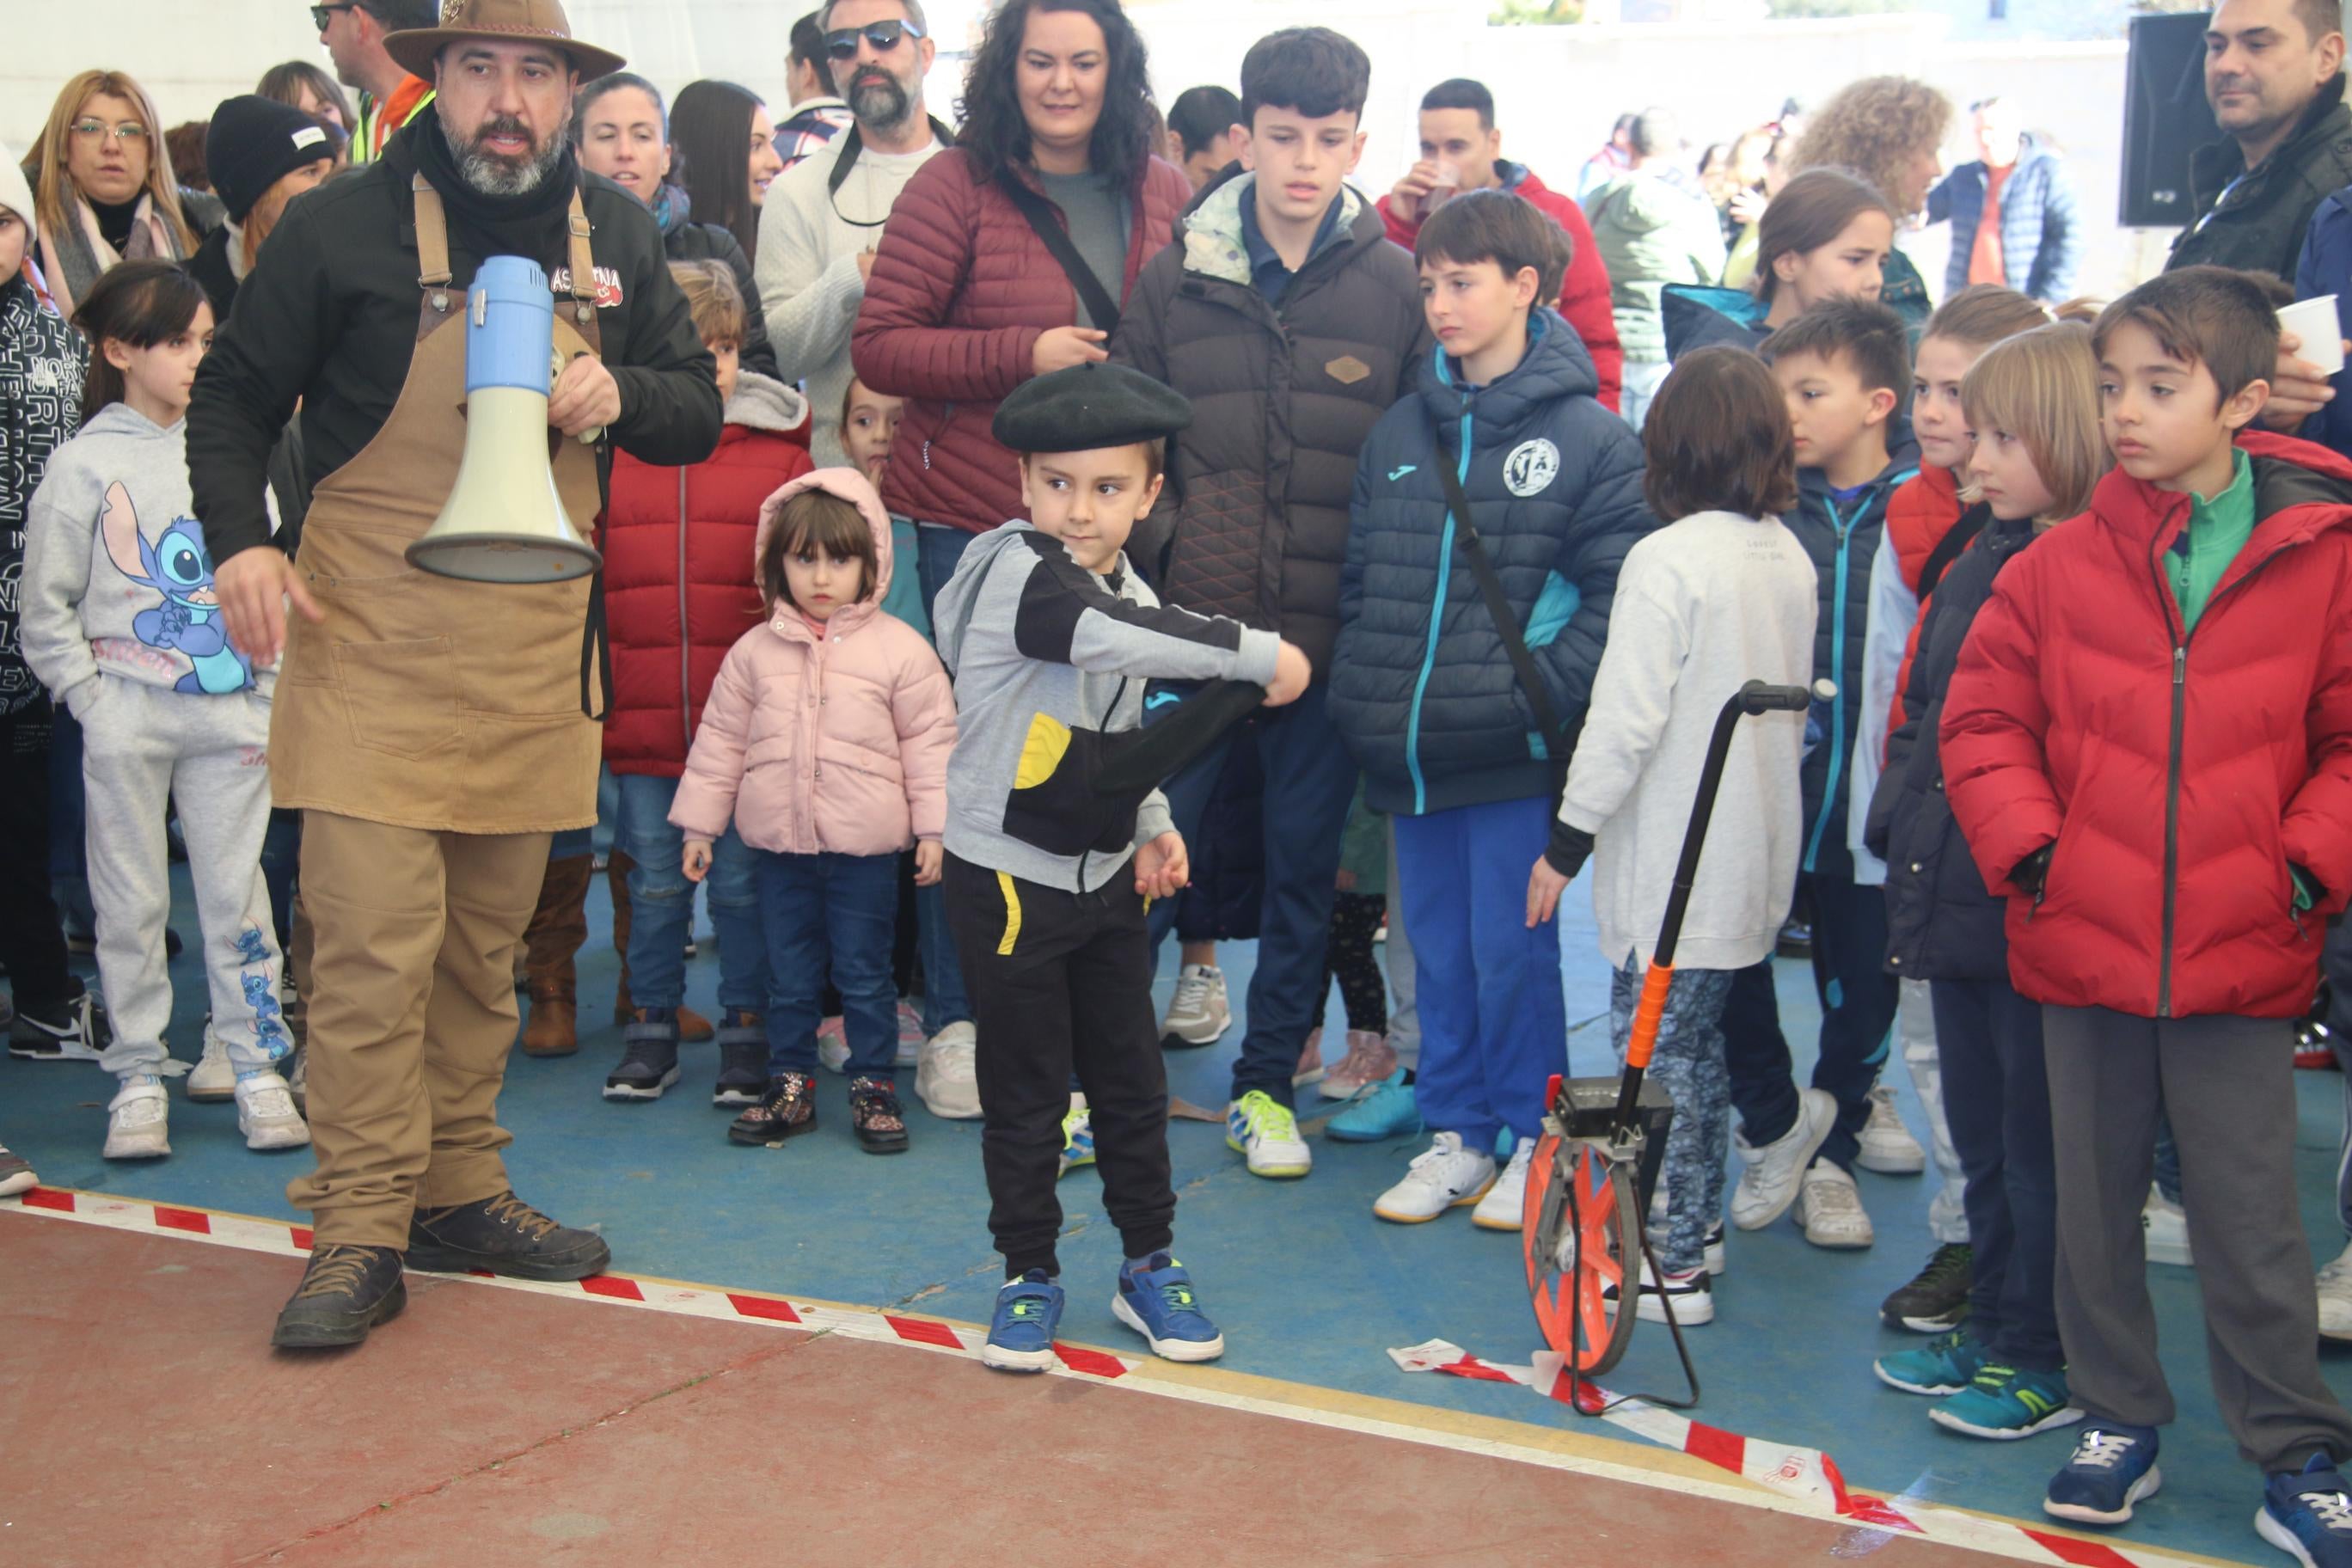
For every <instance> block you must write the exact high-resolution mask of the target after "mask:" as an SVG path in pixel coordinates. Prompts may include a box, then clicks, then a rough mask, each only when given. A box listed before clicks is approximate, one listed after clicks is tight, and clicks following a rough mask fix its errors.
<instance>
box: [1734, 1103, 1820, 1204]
mask: <svg viewBox="0 0 2352 1568" xmlns="http://www.w3.org/2000/svg"><path fill="white" fill-rule="evenodd" d="M1837 1113H1838V1105H1837V1100H1836V1098H1835V1097H1834V1096H1832V1095H1831V1094H1830V1093H1829V1092H1828V1091H1827V1090H1825V1089H1799V1090H1798V1091H1797V1121H1796V1125H1795V1126H1793V1127H1791V1128H1790V1129H1789V1131H1786V1132H1784V1133H1782V1134H1781V1135H1780V1138H1779V1139H1778V1140H1777V1141H1776V1142H1771V1143H1768V1144H1766V1145H1765V1146H1764V1147H1763V1148H1761V1149H1759V1148H1757V1147H1756V1146H1755V1145H1754V1144H1751V1143H1750V1142H1748V1140H1747V1138H1746V1136H1745V1135H1743V1134H1741V1133H1737V1132H1735V1133H1733V1134H1732V1140H1731V1142H1732V1147H1733V1148H1735V1149H1737V1150H1738V1152H1739V1163H1740V1164H1741V1165H1742V1166H1743V1167H1745V1168H1744V1169H1743V1170H1741V1172H1740V1173H1739V1184H1738V1186H1737V1187H1735V1188H1733V1189H1732V1194H1731V1223H1732V1224H1734V1225H1736V1226H1738V1227H1739V1228H1740V1229H1742V1230H1761V1229H1763V1228H1764V1227H1765V1226H1768V1225H1770V1224H1771V1223H1772V1222H1773V1221H1774V1220H1776V1219H1779V1218H1780V1216H1781V1215H1784V1214H1787V1213H1788V1212H1789V1205H1790V1204H1792V1203H1795V1202H1796V1201H1797V1184H1798V1183H1799V1182H1801V1181H1802V1180H1803V1179H1804V1174H1805V1167H1806V1166H1807V1165H1810V1164H1811V1163H1812V1160H1813V1156H1814V1155H1815V1154H1818V1153H1820V1152H1821V1150H1822V1142H1824V1141H1826V1140H1827V1139H1828V1137H1829V1135H1830V1131H1831V1129H1832V1128H1834V1127H1835V1126H1836V1125H1837Z"/></svg>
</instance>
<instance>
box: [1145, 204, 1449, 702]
mask: <svg viewBox="0 0 2352 1568" xmlns="http://www.w3.org/2000/svg"><path fill="white" fill-rule="evenodd" d="M1254 179H1255V175H1249V174H1235V175H1233V176H1230V177H1228V178H1227V179H1226V180H1224V181H1223V183H1222V184H1213V185H1211V186H1210V187H1209V188H1208V189H1207V190H1205V191H1203V192H1202V194H1201V195H1199V196H1198V197H1196V198H1195V199H1194V201H1193V203H1192V206H1191V207H1190V208H1189V209H1187V211H1186V213H1185V215H1184V218H1183V220H1182V222H1181V224H1180V225H1179V226H1178V228H1177V232H1176V237H1175V238H1174V239H1173V240H1172V241H1171V243H1170V244H1169V246H1168V247H1167V248H1166V249H1164V250H1162V251H1160V254H1159V255H1158V256H1156V257H1154V258H1152V259H1151V261H1150V264H1149V265H1147V266H1146V267H1145V268H1144V269H1143V275H1142V277H1141V278H1140V279H1138V280H1137V282H1136V287H1135V293H1134V296H1133V297H1132V298H1131V299H1130V300H1129V301H1128V305H1127V309H1126V310H1125V311H1124V312H1123V313H1122V314H1121V315H1120V317H1119V330H1118V338H1117V340H1116V341H1115V342H1113V343H1112V344H1111V357H1112V358H1113V359H1115V360H1118V361H1120V362H1122V363H1127V364H1131V365H1133V366H1135V367H1136V368H1137V369H1139V370H1140V371H1142V372H1144V373H1145V374H1148V375H1150V376H1151V377H1153V378H1154V379H1155V380H1158V381H1162V382H1165V383H1167V384H1169V385H1170V386H1172V387H1174V388H1175V389H1176V390H1177V391H1179V392H1181V393H1182V394H1184V395H1185V396H1187V397H1189V398H1191V399H1192V428H1191V429H1189V430H1187V431H1185V432H1184V434H1183V435H1182V436H1181V437H1177V439H1176V442H1175V448H1174V452H1173V455H1172V457H1171V462H1170V468H1169V488H1168V495H1167V497H1166V498H1165V499H1163V500H1161V502H1160V505H1159V506H1158V507H1157V508H1155V509H1154V518H1155V519H1156V520H1157V521H1158V522H1159V524H1160V526H1159V527H1158V528H1157V529H1154V528H1152V527H1151V526H1150V522H1147V523H1146V525H1145V527H1144V528H1143V529H1141V530H1139V537H1138V538H1137V539H1136V540H1135V541H1134V542H1131V543H1130V544H1129V546H1128V554H1129V559H1130V560H1132V561H1134V562H1136V563H1138V564H1139V567H1140V568H1141V569H1142V570H1143V571H1144V573H1145V574H1147V575H1148V576H1150V578H1151V580H1152V582H1153V583H1154V584H1156V585H1157V586H1158V587H1159V589H1160V595H1161V596H1162V597H1163V598H1164V599H1165V600H1166V601H1167V602H1168V603H1169V604H1171V605H1181V607H1183V608H1185V609H1188V610H1195V611H1198V612H1200V613H1201V614H1202V615H1212V616H1231V617H1232V618H1233V619H1234V620H1237V621H1240V622H1241V623H1243V624H1244V626H1261V627H1264V628H1265V629H1266V630H1269V631H1276V632H1279V633H1281V634H1282V635H1283V636H1284V637H1287V638H1288V639H1289V640H1290V641H1292V642H1295V643H1297V645H1298V646H1299V647H1301V648H1303V649H1304V650H1306V654H1307V658H1308V659H1309V660H1310V661H1311V662H1312V663H1313V664H1314V666H1315V674H1316V677H1317V679H1322V678H1323V677H1324V676H1325V675H1327V674H1328V671H1329V669H1330V664H1331V645H1332V644H1333V642H1334V641H1335V640H1337V638H1338V637H1339V568H1340V565H1341V564H1342V563H1344V562H1345V561H1346V559H1347V554H1348V499H1349V493H1350V491H1351V490H1352V489H1353V486H1354V483H1355V478H1356V455H1357V453H1358V452H1360V450H1361V449H1362V447H1363V445H1364V437H1367V436H1368V435H1370V433H1371V428H1372V426H1373V425H1375V424H1376V423H1378V422H1379V420H1380V417H1381V415H1382V414H1384V413H1386V412H1387V411H1388V409H1389V407H1390V405H1392V404H1394V403H1395V402H1396V401H1397V399H1398V398H1399V397H1401V396H1403V395H1405V394H1407V393H1409V392H1411V391H1412V385H1413V377H1414V374H1415V370H1416V367H1417V366H1418V365H1419V363H1420V361H1421V358H1422V354H1423V349H1424V348H1425V347H1426V345H1427V342H1428V340H1427V338H1426V336H1425V332H1426V329H1425V328H1424V327H1423V322H1422V310H1421V285H1420V279H1419V277H1418V275H1417V274H1416V273H1415V271H1414V270H1413V264H1412V257H1411V256H1409V255H1407V254H1406V253H1405V252H1404V251H1403V250H1402V249H1401V248H1400V247H1397V246H1396V245H1394V244H1392V243H1391V241H1390V240H1389V238H1388V230H1387V226H1385V225H1384V224H1383V223H1382V222H1381V216H1380V214H1379V213H1378V212H1376V211H1374V210H1373V208H1372V204H1371V203H1370V202H1368V201H1366V200H1365V199H1364V198H1363V197H1362V196H1361V195H1359V194H1358V193H1357V192H1356V191H1355V190H1353V189H1352V188H1349V189H1344V190H1343V191H1342V193H1341V195H1340V198H1339V199H1340V201H1341V203H1342V204H1343V205H1342V206H1341V208H1340V212H1339V234H1340V238H1339V240H1338V241H1337V242H1336V243H1334V244H1332V245H1330V246H1329V247H1327V248H1326V249H1324V250H1322V251H1320V252H1319V253H1318V254H1317V255H1316V256H1314V257H1312V258H1309V260H1308V261H1307V265H1306V267H1305V268H1302V269H1301V271H1300V272H1299V275H1298V277H1297V279H1295V280H1294V281H1293V282H1292V283H1291V285H1290V287H1289V289H1288V290H1287V291H1286V293H1285V295H1284V297H1283V300H1282V304H1281V305H1280V307H1279V308H1277V307H1276V306H1273V305H1269V304H1267V303H1266V301H1265V297H1264V296H1263V295H1261V294H1260V293H1259V292H1258V291H1257V289H1256V288H1255V286H1254V285H1253V284H1252V282H1251V281H1250V266H1249V257H1248V254H1247V252H1246V250H1245V249H1244V247H1243V244H1242V220H1241V211H1242V203H1244V202H1245V201H1250V200H1253V199H1255V194H1254V191H1253V187H1252V182H1253V180H1254Z"/></svg>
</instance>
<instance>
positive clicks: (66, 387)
mask: <svg viewBox="0 0 2352 1568" xmlns="http://www.w3.org/2000/svg"><path fill="white" fill-rule="evenodd" d="M88 363H89V347H88V346H87V345H86V344H85V343H84V342H82V336H81V334H80V333H79V332H78V331H74V330H73V328H72V327H70V326H68V324H67V323H66V321H64V320H63V319H62V318H61V317H59V316H58V313H57V312H56V311H55V310H50V309H48V308H47V306H45V305H43V304H42V303H41V301H40V299H39V297H38V296H37V295H36V294H35V293H34V292H33V286H32V285H31V284H30V283H28V282H26V280H25V275H24V274H23V273H22V272H21V271H20V272H18V273H17V274H16V276H15V277H13V278H9V279H4V280H0V590H5V591H0V714H5V713H15V712H18V711H20V710H24V709H27V708H37V707H40V706H41V705H43V704H44V703H45V702H46V701H47V698H46V696H45V695H44V694H43V692H42V690H41V683H40V682H39V681H38V680H37V679H34V677H33V671H32V669H31V668H30V667H29V666H27V665H26V663H25V645H24V639H23V638H22V637H21V636H20V635H19V632H18V626H17V619H16V616H17V609H16V584H17V579H18V577H19V576H20V575H21V574H22V573H23V570H24V564H25V514H26V510H27V509H28V508H29V507H30V505H31V503H32V500H33V491H34V490H36V489H38V488H39V487H40V483H41V475H42V474H43V473H44V472H45V471H47V468H48V464H49V454H50V453H52V452H54V451H56V450H57V449H58V447H61V446H63V445H64V444H65V443H66V441H67V439H68V437H71V436H72V435H73V433H74V432H75V431H76V430H77V429H79V427H80V426H81V384H82V375H83V372H84V367H85V366H87V365H88Z"/></svg>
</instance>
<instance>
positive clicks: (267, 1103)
mask: <svg viewBox="0 0 2352 1568" xmlns="http://www.w3.org/2000/svg"><path fill="white" fill-rule="evenodd" d="M235 1093H236V1130H237V1131H239V1132H242V1133H244V1134H245V1146H246V1147H247V1148H248V1149H299V1148H301V1147H302V1146H303V1145H304V1144H306V1143H308V1142H310V1125H309V1123H307V1122H305V1121H303V1120H302V1113H301V1112H300V1111H299V1110H295V1109H294V1091H293V1089H291V1088H290V1087H289V1086H288V1084H287V1082H286V1080H285V1079H282V1078H280V1077H278V1075H277V1074H276V1073H274V1072H266V1073H261V1074H259V1075H257V1076H256V1077H253V1078H249V1079H246V1080H245V1081H243V1082H242V1083H239V1084H238V1085H237V1086H236V1090H235Z"/></svg>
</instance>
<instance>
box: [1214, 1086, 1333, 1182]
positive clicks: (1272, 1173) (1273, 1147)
mask: <svg viewBox="0 0 2352 1568" xmlns="http://www.w3.org/2000/svg"><path fill="white" fill-rule="evenodd" d="M1225 1147H1226V1148H1228V1149H1231V1150H1233V1151H1234V1152H1236V1153H1238V1154H1240V1155H1241V1156H1242V1157H1243V1158H1244V1160H1246V1161H1247V1162H1248V1163H1249V1173H1250V1174H1251V1175H1253V1176H1265V1177H1266V1178H1267V1179H1269V1180H1272V1181H1289V1180H1293V1179H1295V1178H1297V1177H1299V1176H1303V1175H1305V1174H1307V1172H1309V1171H1311V1170H1313V1169H1314V1168H1315V1155H1314V1152H1313V1151H1311V1150H1309V1149H1308V1148H1307V1140H1306V1139H1304V1138H1302V1137H1300V1136H1299V1135H1298V1113H1297V1111H1295V1110H1291V1109H1290V1107H1288V1106H1286V1105H1285V1104H1283V1103H1282V1101H1280V1100H1276V1099H1275V1098H1274V1096H1272V1095H1270V1094H1268V1093H1266V1092H1265V1090H1264V1089H1251V1090H1250V1091H1249V1092H1248V1093H1247V1094H1245V1095H1243V1096H1242V1097H1241V1098H1240V1099H1239V1100H1234V1102H1233V1103H1232V1104H1230V1105H1228V1106H1226V1107H1225Z"/></svg>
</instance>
